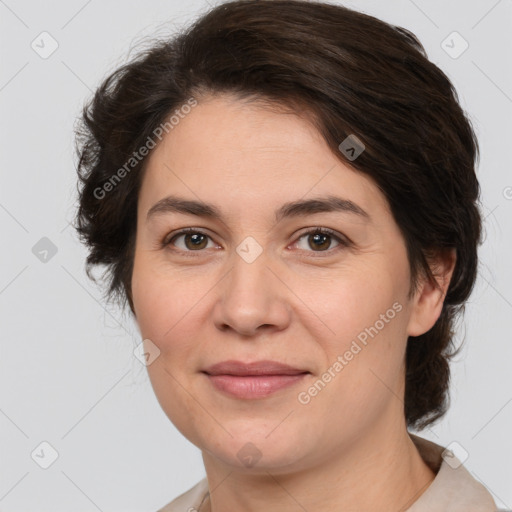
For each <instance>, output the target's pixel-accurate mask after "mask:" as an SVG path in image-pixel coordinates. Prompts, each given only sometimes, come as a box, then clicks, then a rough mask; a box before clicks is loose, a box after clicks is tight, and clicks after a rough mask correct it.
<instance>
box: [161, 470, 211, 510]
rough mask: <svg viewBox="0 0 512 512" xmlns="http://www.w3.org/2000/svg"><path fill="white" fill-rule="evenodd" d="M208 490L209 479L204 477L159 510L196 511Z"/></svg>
mask: <svg viewBox="0 0 512 512" xmlns="http://www.w3.org/2000/svg"><path fill="white" fill-rule="evenodd" d="M207 492H208V480H206V478H203V479H202V480H201V481H200V482H198V483H197V484H196V485H194V487H191V488H190V489H189V490H188V491H186V492H184V493H183V494H180V495H179V496H178V497H177V498H175V499H174V500H172V501H171V502H170V503H168V504H167V505H165V506H164V507H163V508H160V509H158V511H157V512H194V509H195V510H197V509H198V508H199V505H200V504H201V501H202V500H203V498H204V497H205V495H206V493H207Z"/></svg>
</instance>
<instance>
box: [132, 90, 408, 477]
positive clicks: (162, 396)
mask: <svg viewBox="0 0 512 512" xmlns="http://www.w3.org/2000/svg"><path fill="white" fill-rule="evenodd" d="M170 196H172V198H171V199H170ZM166 198H167V199H166ZM177 199H179V200H180V201H181V202H180V203H178V202H176V200H177ZM329 199H330V202H329ZM313 200H315V202H311V201H313ZM185 201H187V202H189V203H185ZM191 202H198V203H207V204H208V206H209V207H210V208H204V207H200V205H193V204H192V203H191ZM294 203H297V204H296V205H294ZM299 203H300V204H299ZM203 206H204V205H203ZM214 214H215V215H214ZM185 230H189V232H186V231H185ZM184 231H185V232H184ZM409 281H410V274H409V265H408V261H407V254H406V249H405V245H404V240H403V238H402V236H401V233H400V231H399V229H398V226H397V225H396V223H395V221H394V219H393V217H392V215H391V213H390V211H389V208H388V205H387V202H386V200H385V198H384V196H383V195H382V193H381V192H380V191H379V189H378V188H377V186H376V185H375V183H374V182H373V181H372V180H371V179H370V178H368V177H365V175H363V174H361V173H358V172H356V171H355V170H353V169H351V168H350V167H348V166H347V165H345V164H344V163H342V162H341V161H340V160H339V159H338V158H337V157H336V156H335V155H333V153H332V152H331V151H330V149H329V148H328V147H327V145H326V143H325V142H324V141H323V139H322V138H321V136H320V135H319V133H318V132H317V131H316V130H315V129H314V128H313V126H312V125H310V124H309V123H308V122H307V121H306V120H305V119H302V118H300V117H298V116H296V115H293V114H289V113H288V114H285V113H277V112H271V111H270V110H268V109H265V108H263V107H262V106H258V105H257V104H252V105H249V104H246V103H242V102H241V101H239V100H236V99H234V98H231V97H228V96H218V97H215V98H210V99H208V100H207V101H201V102H199V104H198V105H197V106H196V107H195V108H193V109H192V110H191V112H190V113H189V114H187V115H186V116H184V117H183V118H182V119H180V121H179V124H177V125H175V126H174V128H173V129H172V130H171V131H169V133H168V134H167V135H166V136H165V137H164V138H163V140H162V142H161V143H160V144H159V145H158V146H157V147H156V148H155V149H154V151H153V153H152V154H151V156H150V158H149V160H148V162H147V168H146V172H145V175H144V179H143V183H142V187H141V191H140V196H139V203H138V221H137V237H136V249H135V260H134V269H133V278H132V296H133V304H134V311H135V315H136V320H137V323H138V326H139V329H140V332H141V335H142V338H143V339H146V340H150V341H146V342H145V343H146V347H147V348H148V350H149V351H150V353H151V352H153V353H155V354H158V357H156V359H155V360H154V361H153V362H152V363H151V364H149V365H148V372H149V376H150V379H151V383H152V386H153V388H154V391H155V393H156V396H157V398H158V400H159V403H160V404H161V406H162V408H163V410H164V411H165V413H166V414H167V415H168V417H169V419H170V420H171V421H172V422H173V423H174V425H175V426H176V427H177V428H178V429H179V430H180V431H181V432H182V434H183V435H184V436H185V437H187V438H188V439H189V440H190V441H191V442H192V443H194V444H195V445H196V446H198V447H199V448H200V449H201V450H202V451H203V454H204V455H205V456H207V457H210V458H212V459H215V460H217V461H220V462H221V463H222V464H225V465H227V466H236V467H237V468H240V469H241V470H247V471H256V470H261V469H267V470H268V469H272V470H273V471H274V472H275V473H278V472H283V473H284V472H286V471H290V470H291V469H299V468H304V467H308V466H312V465H314V464H319V463H322V462H325V461H326V460H327V459H328V458H329V457H332V456H333V455H334V454H341V453H343V452H345V453H346V452H347V451H348V450H349V449H350V447H351V446H353V445H354V442H355V441H356V440H357V439H361V438H365V436H366V437H367V438H369V437H370V436H371V434H372V432H376V431H377V430H379V429H383V428H386V427H389V425H391V424H393V422H394V423H396V422H403V421H404V419H403V403H402V401H401V400H399V399H398V398H397V397H400V396H402V395H403V379H404V373H403V372H404V366H403V361H404V354H405V348H406V341H407V336H408V335H409V334H412V331H413V330H414V327H413V311H414V310H413V305H412V303H411V302H409V300H408V298H407V296H408V292H409ZM226 361H231V362H233V361H235V362H238V363H243V364H241V365H236V364H229V365H227V366H226V367H224V368H219V369H218V371H215V370H214V369H211V367H212V366H213V365H215V364H217V363H222V362H226ZM261 361H266V362H267V363H262V364H261V365H259V366H258V365H253V366H251V365H248V364H249V363H257V362H261ZM269 361H270V362H272V363H269ZM276 363H280V364H282V365H288V367H290V368H291V369H290V368H287V369H283V368H282V367H280V366H279V365H277V364H276ZM244 364H245V365H246V366H244ZM256 374H258V375H256ZM251 457H252V460H253V461H256V460H257V461H258V463H257V465H256V466H254V467H252V465H251V464H252V463H251V462H250V459H251Z"/></svg>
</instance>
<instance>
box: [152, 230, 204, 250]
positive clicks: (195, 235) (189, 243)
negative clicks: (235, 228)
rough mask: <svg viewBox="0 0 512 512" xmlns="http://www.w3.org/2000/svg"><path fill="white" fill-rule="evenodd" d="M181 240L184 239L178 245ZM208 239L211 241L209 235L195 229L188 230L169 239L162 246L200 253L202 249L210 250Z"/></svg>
mask: <svg viewBox="0 0 512 512" xmlns="http://www.w3.org/2000/svg"><path fill="white" fill-rule="evenodd" d="M180 239H182V242H180V243H178V242H177V241H178V240H180ZM208 239H210V237H209V236H208V235H207V234H205V233H203V232H201V231H198V230H196V229H193V228H188V229H183V230H181V231H180V232H179V233H176V234H175V235H174V236H172V237H171V238H169V237H167V238H166V239H165V240H164V241H163V242H162V245H163V246H167V245H174V246H175V247H177V248H178V249H180V250H181V251H185V252H194V251H200V250H201V249H208V248H209V247H208Z"/></svg>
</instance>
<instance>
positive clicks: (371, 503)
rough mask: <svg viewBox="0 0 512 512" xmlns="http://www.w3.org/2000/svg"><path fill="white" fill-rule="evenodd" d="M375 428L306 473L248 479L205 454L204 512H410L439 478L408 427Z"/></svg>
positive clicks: (265, 473)
mask: <svg viewBox="0 0 512 512" xmlns="http://www.w3.org/2000/svg"><path fill="white" fill-rule="evenodd" d="M393 427H394V428H387V429H382V427H381V428H380V429H374V431H372V432H368V433H366V434H361V435H359V437H358V438H357V439H355V440H352V441H351V443H348V444H350V447H348V448H347V446H345V445H344V446H343V447H342V448H340V450H339V451H337V452H336V453H331V454H329V457H326V458H325V459H324V460H323V461H322V463H321V464H316V465H314V466H311V467H308V468H307V469H306V470H301V471H300V472H293V473H292V472H289V473H282V472H278V471H276V470H273V469H272V468H269V469H268V470H264V469H263V470H260V471H259V472H258V473H251V474H248V473H247V472H245V473H242V472H237V471H236V470H234V469H233V467H232V466H227V465H225V464H223V463H221V462H220V461H219V460H218V459H216V458H213V457H212V456H211V455H209V454H206V453H204V452H203V460H204V464H205V469H206V474H207V479H208V485H209V488H210V492H211V494H210V496H209V497H208V498H207V499H206V500H205V502H204V504H203V506H202V507H201V512H203V511H204V512H222V511H225V510H245V511H247V512H263V511H264V512H277V511H279V512H296V511H297V510H298V508H302V509H304V510H322V509H323V510H336V511H339V512H345V511H353V510H365V512H383V511H388V510H389V511H400V510H402V511H405V510H406V509H407V508H409V507H410V506H411V505H412V503H414V502H415V501H416V500H418V498H419V497H420V496H421V495H422V494H423V493H424V492H425V490H426V489H427V487H428V486H429V485H430V484H431V483H432V480H433V479H434V478H435V474H434V472H433V471H432V470H431V469H430V468H429V467H428V466H427V465H426V464H425V462H424V461H423V459H422V458H421V456H420V454H419V452H418V451H417V449H416V446H415V445H414V443H413V441H412V440H411V438H410V437H409V434H408V432H407V429H406V427H405V425H400V426H397V425H393Z"/></svg>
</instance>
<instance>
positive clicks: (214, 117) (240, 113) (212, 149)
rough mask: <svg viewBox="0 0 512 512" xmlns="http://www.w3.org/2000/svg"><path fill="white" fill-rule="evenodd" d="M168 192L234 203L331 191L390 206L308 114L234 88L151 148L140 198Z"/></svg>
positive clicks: (375, 206)
mask: <svg viewBox="0 0 512 512" xmlns="http://www.w3.org/2000/svg"><path fill="white" fill-rule="evenodd" d="M169 193H172V194H173V195H180V196H185V197H188V198H190V199H198V198H202V199H204V200H205V201H207V202H209V203H216V204H219V205H221V206H222V205H224V208H229V205H232V206H233V207H234V209H235V210H240V209H241V208H245V209H247V208H249V207H252V208H254V211H256V210H258V209H259V208H256V206H259V207H260V208H261V207H262V206H263V205H268V204H270V203H272V204H273V205H275V206H276V207H277V206H280V205H282V204H283V203H286V202H291V201H296V200H297V199H299V198H303V199H306V198H308V197H318V196H325V195H331V196H332V195H336V196H343V197H344V198H346V199H349V200H351V201H353V202H354V203H357V204H358V205H359V206H360V207H361V208H362V209H364V210H365V211H367V212H368V213H370V214H371V212H372V211H374V213H378V210H379V209H380V210H388V207H387V202H386V201H385V198H384V197H383V195H382V194H381V192H380V190H379V189H378V187H377V186H376V184H375V183H374V182H373V180H372V179H371V178H369V177H368V176H366V175H364V174H362V173H361V172H359V171H356V170H354V169H353V168H351V167H349V166H348V165H347V164H346V163H344V162H343V161H342V160H340V159H339V158H338V157H337V156H336V155H334V154H333V153H332V151H331V149H330V148H329V146H328V145H327V143H326V142H325V141H324V139H323V137H322V136H321V134H320V133H319V132H318V131H317V130H316V128H315V127H314V126H313V125H312V124H311V123H310V122H309V121H308V120H307V119H306V118H304V117H301V116H299V115H297V114H294V113H292V112H286V113H285V112H280V111H276V110H275V109H269V108H267V107H266V106H264V105H261V104H258V103H246V102H243V101H240V100H236V99H234V98H233V97H230V96H218V97H214V98H210V99H208V100H207V101H202V102H199V104H198V105H197V106H195V107H194V108H193V109H191V111H190V112H189V113H188V114H186V115H184V116H183V117H182V118H181V119H180V120H179V122H178V123H177V124H176V125H174V126H173V128H172V129H171V130H170V131H169V132H168V133H167V134H166V135H164V137H163V139H162V141H161V142H160V143H159V144H158V145H157V147H156V148H155V149H154V150H153V152H152V154H151V155H150V157H149V159H148V161H147V163H146V168H145V175H144V179H143V185H142V190H141V197H140V199H141V201H140V203H141V206H142V207H143V208H144V209H145V211H146V212H147V211H148V210H149V208H151V206H152V205H153V204H154V203H155V202H156V201H158V200H160V199H162V198H163V197H165V196H166V195H167V194H169ZM381 213H382V212H381Z"/></svg>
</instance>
